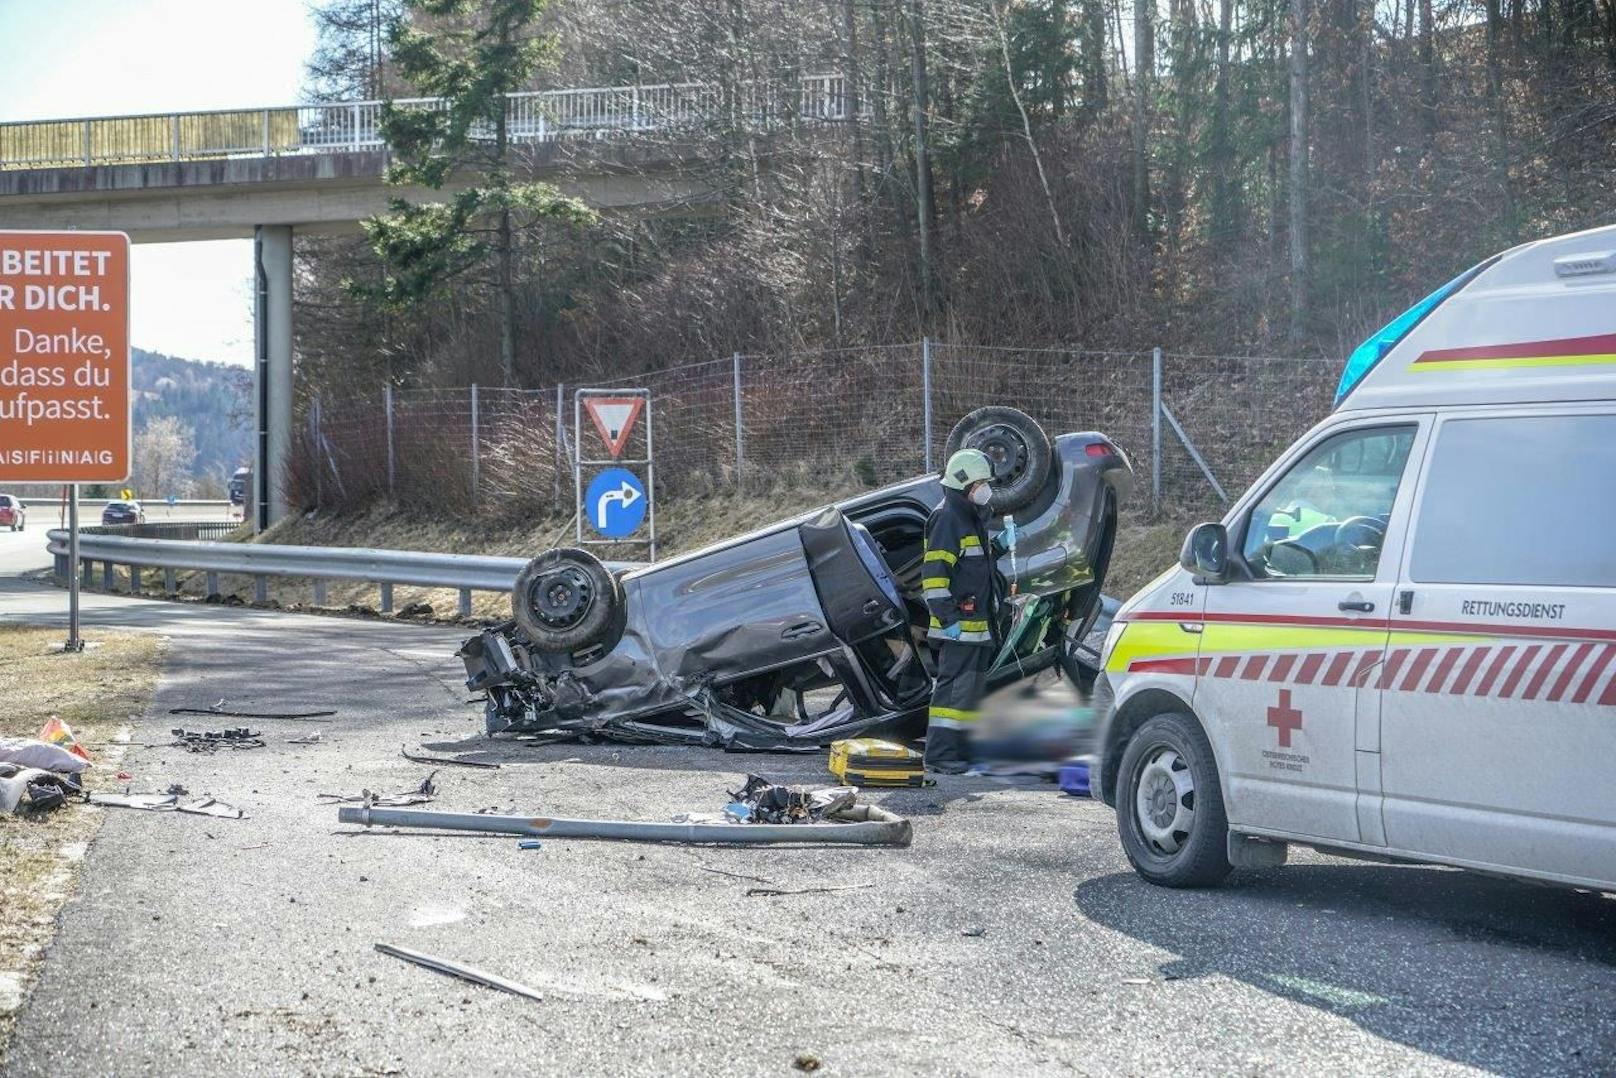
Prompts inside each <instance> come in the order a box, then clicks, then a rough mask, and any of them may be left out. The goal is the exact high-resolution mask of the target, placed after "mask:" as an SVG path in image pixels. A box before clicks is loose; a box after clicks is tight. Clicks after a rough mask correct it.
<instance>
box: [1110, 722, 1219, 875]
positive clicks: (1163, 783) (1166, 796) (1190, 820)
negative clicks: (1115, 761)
mask: <svg viewBox="0 0 1616 1078" xmlns="http://www.w3.org/2000/svg"><path fill="white" fill-rule="evenodd" d="M1117 829H1118V831H1120V832H1121V834H1122V849H1123V852H1124V853H1126V854H1127V855H1128V860H1129V861H1131V862H1132V863H1133V867H1134V870H1135V871H1136V872H1138V873H1139V875H1141V876H1143V877H1144V878H1145V879H1146V880H1148V881H1150V882H1151V883H1154V884H1157V885H1159V886H1162V887H1209V886H1211V885H1212V884H1215V883H1217V882H1219V881H1220V880H1222V879H1223V878H1224V877H1225V876H1227V875H1228V874H1229V872H1230V871H1231V866H1230V864H1229V847H1228V842H1229V820H1228V817H1227V816H1226V815H1225V814H1224V811H1223V791H1222V790H1221V789H1220V788H1219V786H1218V768H1217V763H1216V762H1215V760H1214V759H1213V756H1212V745H1211V743H1210V742H1208V741H1207V739H1206V734H1205V733H1204V732H1203V731H1202V730H1201V727H1200V724H1198V723H1197V722H1196V721H1195V720H1194V719H1193V718H1191V717H1190V716H1188V715H1184V714H1180V713H1177V712H1169V713H1167V714H1165V715H1157V716H1156V717H1155V718H1153V719H1150V720H1149V721H1147V722H1146V723H1145V724H1144V725H1143V726H1141V727H1140V728H1139V730H1138V732H1136V733H1135V734H1134V735H1133V737H1132V738H1131V739H1130V740H1129V742H1128V748H1127V751H1125V752H1124V753H1123V754H1122V766H1121V768H1120V769H1119V775H1118V782H1117Z"/></svg>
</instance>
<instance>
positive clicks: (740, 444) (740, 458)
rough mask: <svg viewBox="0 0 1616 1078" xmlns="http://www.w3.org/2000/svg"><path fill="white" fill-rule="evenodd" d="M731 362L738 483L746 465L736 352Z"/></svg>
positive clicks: (738, 363)
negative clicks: (733, 380)
mask: <svg viewBox="0 0 1616 1078" xmlns="http://www.w3.org/2000/svg"><path fill="white" fill-rule="evenodd" d="M731 360H732V362H733V363H734V367H735V482H737V483H739V482H740V481H741V468H742V467H743V466H744V464H745V463H746V451H745V448H744V447H745V445H746V441H745V438H746V436H745V434H744V433H743V432H742V429H741V354H740V353H739V352H736V353H735V354H734V355H733V356H732V357H731Z"/></svg>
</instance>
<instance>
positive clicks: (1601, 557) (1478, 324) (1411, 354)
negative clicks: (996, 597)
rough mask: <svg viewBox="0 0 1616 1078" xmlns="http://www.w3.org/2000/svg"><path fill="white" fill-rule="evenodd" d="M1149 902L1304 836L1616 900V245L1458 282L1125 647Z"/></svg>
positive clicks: (1101, 740) (1106, 722)
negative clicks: (1155, 893) (1155, 887)
mask: <svg viewBox="0 0 1616 1078" xmlns="http://www.w3.org/2000/svg"><path fill="white" fill-rule="evenodd" d="M1101 667H1102V673H1101V676H1100V677H1099V678H1098V679H1097V681H1096V688H1095V694H1096V703H1097V707H1098V710H1099V712H1100V714H1101V715H1102V719H1101V724H1100V730H1099V734H1098V744H1097V752H1098V760H1097V763H1096V767H1095V770H1096V772H1097V781H1096V782H1095V784H1094V786H1095V792H1096V795H1097V796H1099V797H1101V798H1102V799H1103V800H1104V801H1105V802H1106V803H1107V804H1108V805H1112V806H1114V807H1115V808H1116V812H1117V823H1118V830H1119V832H1120V834H1121V838H1122V846H1123V849H1124V851H1125V852H1126V854H1127V856H1128V859H1129V860H1130V861H1131V862H1132V863H1133V866H1134V868H1135V869H1136V870H1137V871H1138V872H1139V874H1140V875H1141V876H1143V877H1144V878H1145V879H1147V880H1149V881H1151V882H1152V883H1156V884H1161V885H1166V886H1175V887H1194V886H1205V885H1209V884H1213V883H1216V882H1217V881H1219V880H1221V879H1223V878H1224V877H1225V876H1226V875H1228V873H1229V872H1230V870H1231V868H1238V867H1268V866H1274V865H1278V864H1282V863H1283V862H1284V860H1285V858H1286V854H1287V848H1288V846H1289V844H1291V843H1300V844H1303V845H1306V846H1311V847H1314V848H1316V849H1319V850H1321V851H1325V852H1329V853H1334V854H1342V855H1347V856H1355V857H1364V858H1368V859H1371V860H1381V861H1389V862H1421V863H1435V864H1444V865H1455V866H1460V867H1463V868H1469V869H1476V870H1481V871H1485V872H1489V873H1495V874H1504V875H1509V876H1516V877H1523V878H1529V879H1534V880H1541V881H1549V882H1553V883H1559V884H1567V885H1572V886H1576V887H1585V888H1592V889H1600V890H1608V891H1616V227H1606V228H1598V229H1594V230H1591V231H1587V232H1580V233H1576V234H1574V235H1569V236H1562V237H1558V238H1555V239H1548V240H1543V241H1540V242H1535V243H1529V244H1526V245H1524V246H1521V247H1516V248H1514V249H1512V250H1509V251H1506V252H1504V253H1503V254H1500V255H1496V256H1494V257H1492V258H1489V259H1488V260H1487V261H1485V262H1483V263H1481V264H1480V265H1478V266H1476V267H1474V268H1472V269H1470V270H1468V271H1466V272H1465V273H1462V274H1460V275H1459V276H1458V277H1456V278H1454V279H1453V280H1452V281H1449V282H1448V283H1447V284H1445V285H1443V286H1442V287H1441V288H1439V289H1437V290H1436V291H1435V292H1433V293H1432V294H1431V295H1429V296H1427V297H1426V298H1425V299H1423V300H1421V301H1420V302H1419V303H1417V304H1415V305H1414V306H1413V307H1411V308H1410V309H1409V310H1408V311H1406V312H1405V313H1403V314H1402V315H1400V316H1399V317H1398V318H1396V319H1394V320H1393V321H1392V322H1390V323H1389V324H1388V325H1387V326H1386V327H1385V328H1383V329H1382V330H1380V331H1379V332H1378V333H1376V334H1375V335H1374V336H1372V337H1370V338H1369V340H1367V341H1365V342H1364V343H1363V344H1362V345H1361V346H1359V347H1358V349H1357V350H1355V351H1354V352H1353V353H1352V355H1351V356H1350V358H1349V359H1348V360H1347V363H1346V367H1345V370H1344V371H1343V373H1342V376H1341V381H1340V386H1339V389H1338V390H1337V394H1336V403H1335V408H1334V410H1333V411H1332V412H1331V414H1330V415H1329V416H1328V418H1326V419H1325V420H1324V421H1323V422H1321V423H1320V424H1318V425H1317V426H1316V427H1314V428H1313V429H1312V430H1311V431H1310V432H1309V433H1308V434H1306V435H1305V436H1304V437H1302V438H1301V439H1300V440H1299V441H1297V442H1296V443H1295V444H1294V445H1293V446H1292V447H1291V448H1290V449H1289V450H1287V451H1286V452H1285V453H1284V454H1283V455H1282V456H1281V457H1280V458H1279V459H1278V460H1276V461H1275V462H1274V463H1273V465H1272V466H1271V467H1269V468H1268V470H1267V471H1266V472H1265V473H1264V474H1263V476H1262V477H1261V478H1260V479H1258V480H1257V482H1256V483H1255V484H1254V485H1253V486H1252V487H1251V489H1250V490H1248V491H1247V492H1246V493H1245V494H1244V495H1243V496H1242V497H1241V498H1240V499H1239V500H1238V501H1237V502H1236V503H1235V504H1234V506H1233V507H1232V508H1231V509H1230V510H1229V512H1228V513H1227V515H1225V516H1224V518H1223V519H1222V520H1221V521H1219V522H1215V523H1206V524H1201V525H1198V526H1197V527H1196V528H1194V529H1193V530H1192V531H1191V532H1190V534H1189V535H1188V537H1187V538H1186V539H1185V542H1184V548H1183V553H1182V555H1181V557H1180V564H1179V565H1178V566H1175V567H1174V568H1172V569H1170V570H1169V571H1167V572H1166V573H1164V574H1163V575H1162V576H1161V577H1159V578H1158V579H1157V580H1155V581H1154V582H1153V583H1152V584H1151V585H1149V586H1148V587H1147V588H1145V589H1144V590H1143V591H1142V592H1140V594H1138V595H1137V596H1135V597H1134V598H1133V599H1132V600H1130V601H1129V602H1128V603H1126V604H1124V606H1123V607H1122V608H1121V610H1120V611H1119V612H1118V614H1117V617H1116V619H1115V621H1114V623H1113V624H1112V626H1111V628H1110V630H1109V632H1108V634H1107V636H1106V641H1105V648H1104V651H1103V654H1102V657H1101Z"/></svg>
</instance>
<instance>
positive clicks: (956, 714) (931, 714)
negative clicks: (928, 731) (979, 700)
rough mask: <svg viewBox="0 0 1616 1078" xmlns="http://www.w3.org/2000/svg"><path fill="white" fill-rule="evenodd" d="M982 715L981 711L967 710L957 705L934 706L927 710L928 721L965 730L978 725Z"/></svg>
mask: <svg viewBox="0 0 1616 1078" xmlns="http://www.w3.org/2000/svg"><path fill="white" fill-rule="evenodd" d="M981 717H982V713H981V712H980V711H966V710H965V709H963V708H957V707H932V708H928V709H927V711H926V723H927V725H930V726H941V727H944V728H946V729H950V730H964V729H968V728H970V727H972V726H974V725H976V721H977V720H978V719H980V718H981Z"/></svg>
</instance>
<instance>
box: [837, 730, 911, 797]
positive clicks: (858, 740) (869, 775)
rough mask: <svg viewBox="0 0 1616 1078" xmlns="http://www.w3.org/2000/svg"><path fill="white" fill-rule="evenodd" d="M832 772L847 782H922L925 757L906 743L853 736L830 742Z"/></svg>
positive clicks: (851, 784)
mask: <svg viewBox="0 0 1616 1078" xmlns="http://www.w3.org/2000/svg"><path fill="white" fill-rule="evenodd" d="M830 773H831V774H833V775H835V776H836V777H837V778H838V779H840V780H841V781H842V782H843V783H844V784H846V785H848V786H923V785H925V783H926V768H925V761H924V757H922V756H921V754H920V753H918V752H916V751H915V750H914V749H911V748H909V747H908V746H907V745H900V744H899V743H898V742H896V741H882V740H881V739H880V738H874V737H853V738H847V739H845V740H842V741H835V742H832V743H831V746H830Z"/></svg>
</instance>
